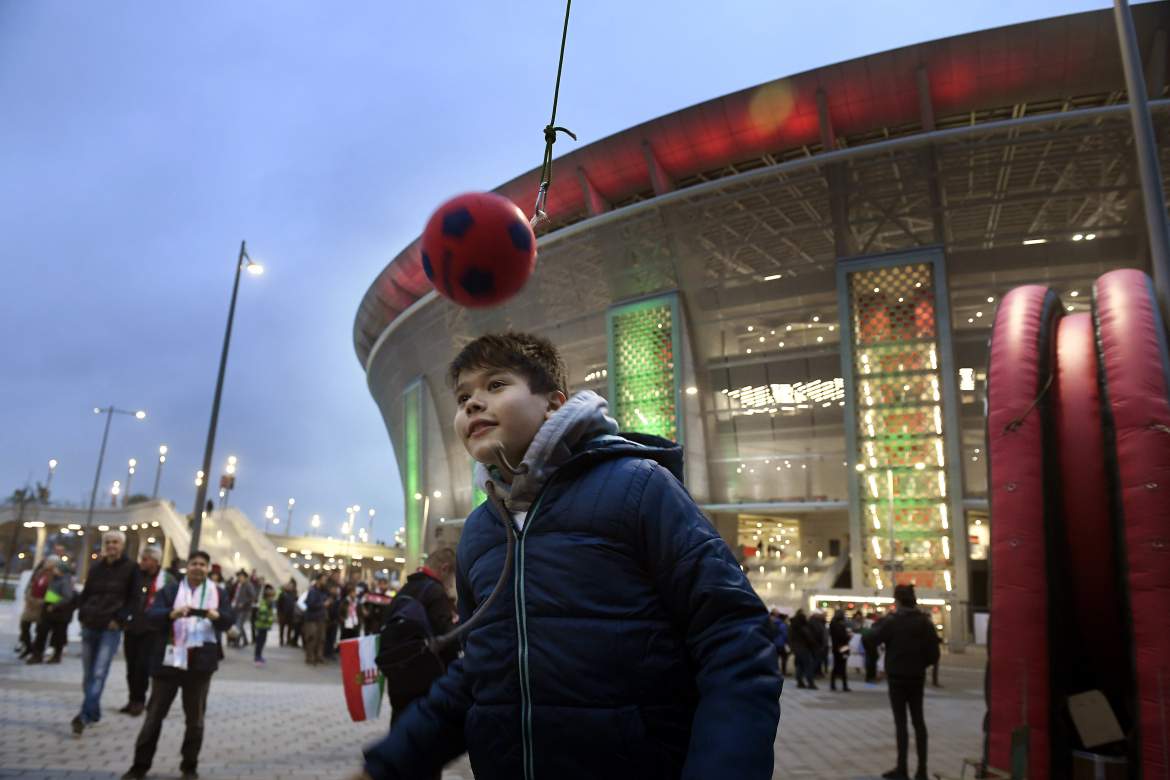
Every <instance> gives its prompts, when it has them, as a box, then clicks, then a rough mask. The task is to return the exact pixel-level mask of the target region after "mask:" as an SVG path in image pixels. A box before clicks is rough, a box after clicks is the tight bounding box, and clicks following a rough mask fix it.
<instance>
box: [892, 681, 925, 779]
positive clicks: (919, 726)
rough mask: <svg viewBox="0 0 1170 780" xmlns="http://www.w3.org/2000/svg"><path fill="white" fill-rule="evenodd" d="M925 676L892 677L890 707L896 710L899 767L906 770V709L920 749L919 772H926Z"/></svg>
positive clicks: (895, 722) (907, 743) (895, 725)
mask: <svg viewBox="0 0 1170 780" xmlns="http://www.w3.org/2000/svg"><path fill="white" fill-rule="evenodd" d="M925 684H926V679H925V677H919V678H918V679H916V680H915V679H910V680H907V679H903V678H895V677H891V678H890V707H891V708H892V709H893V710H894V733H895V735H896V737H897V740H898V769H901V770H902V771H903V772H906V751H907V749H908V748H909V747H910V734H909V733H908V732H907V730H906V710H907V709H909V710H910V720H911V722H912V723H913V724H914V746H915V747H916V748H917V749H918V774H925V773H926V719H925V718H924V717H923V716H922V689H923V687H924V686H925Z"/></svg>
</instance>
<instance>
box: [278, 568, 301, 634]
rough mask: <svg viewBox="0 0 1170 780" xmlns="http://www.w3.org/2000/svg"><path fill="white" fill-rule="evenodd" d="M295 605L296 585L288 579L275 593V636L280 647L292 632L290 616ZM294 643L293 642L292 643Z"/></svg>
mask: <svg viewBox="0 0 1170 780" xmlns="http://www.w3.org/2000/svg"><path fill="white" fill-rule="evenodd" d="M296 607H297V585H296V583H295V582H293V581H292V580H289V581H288V582H286V583H285V584H284V585H282V586H281V588H280V593H278V594H277V595H276V626H277V633H276V638H277V641H278V642H279V643H280V646H281V647H284V644H285V642H286V641H288V639H289V636H290V635H291V633H292V616H293V612H294V611H295V610H296ZM293 644H295V643H293Z"/></svg>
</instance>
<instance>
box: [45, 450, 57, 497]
mask: <svg viewBox="0 0 1170 780" xmlns="http://www.w3.org/2000/svg"><path fill="white" fill-rule="evenodd" d="M56 470H57V459H56V458H49V476H47V477H45V495H48V494H49V490H50V489H51V488H52V487H53V473H54V472H55V471H56Z"/></svg>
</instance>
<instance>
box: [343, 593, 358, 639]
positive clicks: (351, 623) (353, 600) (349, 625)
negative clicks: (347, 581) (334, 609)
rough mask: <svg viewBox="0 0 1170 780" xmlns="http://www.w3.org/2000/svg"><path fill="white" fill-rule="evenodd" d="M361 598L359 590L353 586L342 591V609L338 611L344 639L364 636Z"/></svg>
mask: <svg viewBox="0 0 1170 780" xmlns="http://www.w3.org/2000/svg"><path fill="white" fill-rule="evenodd" d="M360 598H361V596H360V595H359V594H358V589H357V588H356V587H354V586H353V585H346V586H345V588H343V589H342V596H341V607H340V609H339V610H338V620H339V622H340V625H341V638H342V639H356V638H357V637H359V636H361V635H362V621H361V617H360V616H359V614H358V600H359V599H360Z"/></svg>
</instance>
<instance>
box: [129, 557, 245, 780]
mask: <svg viewBox="0 0 1170 780" xmlns="http://www.w3.org/2000/svg"><path fill="white" fill-rule="evenodd" d="M210 563H211V557H210V556H209V555H208V554H207V553H205V552H203V551H202V550H195V551H194V552H192V553H191V555H190V557H189V558H188V559H187V576H185V577H184V578H183V579H182V580H180V581H179V582H175V583H171V584H170V585H168V586H166V587H165V588H163V590H162V591H161V592H160V593H159V594H158V596H157V597H156V598H155V599H154V602H153V603H152V604H151V607H150V609H149V610H147V613H146V616H147V619H148V620H149V621H150V622H151V623H152V624H153V625H154V626H156V627H157V628H159V629H160V630H162V631H163V632H164V635H165V636H166V638H167V640H166V645H165V646H164V650H163V655H162V658H161V659H158V667H157V672H156V673H155V675H154V684H153V686H152V690H151V692H150V701H149V703H148V704H147V706H146V718H145V720H144V721H143V723H142V730H141V731H139V732H138V739H137V740H136V741H135V743H134V763H133V764H132V765H131V766H130V768H129V769H128V770H126V773H125V774H123V775H122V780H141V779H142V778H144V777H146V773H147V772H148V771H150V767H151V764H153V763H154V754H155V751H156V750H157V749H158V739H159V735H160V734H161V733H162V723H163V720H164V719H166V717H167V713H168V712H170V709H171V704H172V703H173V702H174V701H175V696H177V695H178V694H179V692H180V691H182V693H183V716H184V719H185V727H184V730H183V744H182V747H181V748H180V749H179V752H180V755H181V756H182V760H181V762H180V763H179V771H180V772H181V773H182V778H183V780H196V779H197V778H198V777H199V773H198V771H197V767H198V764H199V750H200V748H201V747H202V746H203V719H204V716H205V714H206V713H207V694H208V691H209V690H210V689H211V676H212V675H213V674H214V673H215V671H216V670H217V669H218V668H219V656H220V649H219V642H218V640H217V639H216V632H217V631H222V630H224V629H226V628H228V627H229V626H231V625H232V624H233V623H234V622H235V617H236V616H235V615H234V614H233V612H232V610H231V607H230V606H229V605H228V597H227V594H226V593H225V592H224V591H223V589H222V588H220V587H219V586H218V585H216V584H215V583H213V582H211V581H209V580H208V578H207V570H208V567H209V565H210Z"/></svg>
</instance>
